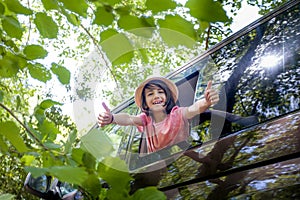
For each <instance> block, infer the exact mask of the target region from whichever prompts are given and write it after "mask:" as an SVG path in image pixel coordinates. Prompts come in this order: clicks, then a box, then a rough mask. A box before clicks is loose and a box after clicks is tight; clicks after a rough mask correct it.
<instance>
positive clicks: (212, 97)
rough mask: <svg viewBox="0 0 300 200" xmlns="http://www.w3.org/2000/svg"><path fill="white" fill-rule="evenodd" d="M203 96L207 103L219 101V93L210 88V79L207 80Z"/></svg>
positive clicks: (212, 103)
mask: <svg viewBox="0 0 300 200" xmlns="http://www.w3.org/2000/svg"><path fill="white" fill-rule="evenodd" d="M204 97H205V100H206V102H207V103H208V104H209V105H214V104H217V103H218V102H219V100H220V99H219V94H218V92H217V91H216V90H215V89H213V88H212V81H208V83H207V86H206V89H205V92H204Z"/></svg>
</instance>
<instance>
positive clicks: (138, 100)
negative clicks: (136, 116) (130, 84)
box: [134, 77, 178, 107]
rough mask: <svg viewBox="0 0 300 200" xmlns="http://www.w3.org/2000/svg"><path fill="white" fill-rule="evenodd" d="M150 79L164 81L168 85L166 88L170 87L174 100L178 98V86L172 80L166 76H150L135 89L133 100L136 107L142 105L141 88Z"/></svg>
mask: <svg viewBox="0 0 300 200" xmlns="http://www.w3.org/2000/svg"><path fill="white" fill-rule="evenodd" d="M152 80H160V81H162V82H164V83H165V84H166V85H167V86H168V88H169V89H170V91H171V94H172V96H173V98H174V101H175V102H176V101H177V99H178V88H177V86H176V85H175V84H174V83H173V82H172V81H170V80H169V79H167V78H163V77H151V78H148V79H147V80H145V81H144V82H142V83H141V84H140V85H139V86H138V87H137V89H136V90H135V94H134V100H135V103H136V105H137V106H138V107H141V106H142V92H143V89H144V87H145V85H146V84H147V83H149V82H150V81H152Z"/></svg>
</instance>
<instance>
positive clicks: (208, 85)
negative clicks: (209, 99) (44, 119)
mask: <svg viewBox="0 0 300 200" xmlns="http://www.w3.org/2000/svg"><path fill="white" fill-rule="evenodd" d="M211 87H212V80H210V81H208V83H207V86H206V90H210V89H211Z"/></svg>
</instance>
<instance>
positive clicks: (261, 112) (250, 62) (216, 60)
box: [191, 6, 300, 142]
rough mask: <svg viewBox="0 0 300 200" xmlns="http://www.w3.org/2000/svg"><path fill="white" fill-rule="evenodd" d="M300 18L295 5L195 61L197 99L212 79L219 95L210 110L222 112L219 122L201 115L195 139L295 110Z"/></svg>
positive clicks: (299, 88) (298, 90)
mask: <svg viewBox="0 0 300 200" xmlns="http://www.w3.org/2000/svg"><path fill="white" fill-rule="evenodd" d="M299 17H300V16H299V6H298V7H295V9H294V10H293V11H292V12H290V13H289V14H283V15H278V16H277V17H275V18H273V19H272V20H270V21H268V22H267V23H264V24H262V25H260V26H258V27H257V28H255V29H254V30H253V31H251V32H249V33H248V34H246V35H244V36H242V37H240V38H238V39H236V40H234V41H233V42H231V43H230V44H227V45H225V46H224V47H222V48H221V49H219V50H218V51H215V52H214V53H212V54H210V56H209V58H206V59H205V62H204V61H199V74H200V75H199V80H198V84H197V91H196V98H195V100H197V99H200V98H203V93H204V90H205V87H206V83H207V81H208V80H209V79H211V80H213V82H214V87H215V88H217V89H219V91H220V97H221V99H220V103H219V104H218V105H216V106H215V107H214V108H213V109H214V110H221V111H225V112H226V114H225V115H224V118H225V119H224V121H223V123H219V125H220V126H221V127H213V126H212V124H211V123H210V121H203V120H204V119H206V118H208V119H209V117H207V116H203V117H202V119H201V116H200V119H197V120H195V121H194V124H193V128H192V132H191V135H194V138H196V139H197V138H198V140H200V141H202V142H203V141H207V140H209V139H212V138H214V137H218V136H219V135H224V134H228V133H231V132H235V131H238V130H240V129H242V128H244V127H249V126H251V125H253V124H256V122H264V121H266V120H270V119H272V118H275V117H278V116H280V115H284V114H286V113H289V112H293V111H295V110H297V109H299V107H300V95H299V94H300V68H299V65H300V58H299V57H300V56H299V55H300V45H299V44H300V34H299V32H298V31H297V30H300V23H299ZM231 114H233V115H231ZM236 116H237V117H236ZM239 117H242V118H239ZM216 118H218V117H216ZM211 119H213V118H211ZM209 120H210V119H209ZM256 120H257V121H256ZM215 121H216V122H219V121H220V119H216V120H215ZM215 129H217V131H215Z"/></svg>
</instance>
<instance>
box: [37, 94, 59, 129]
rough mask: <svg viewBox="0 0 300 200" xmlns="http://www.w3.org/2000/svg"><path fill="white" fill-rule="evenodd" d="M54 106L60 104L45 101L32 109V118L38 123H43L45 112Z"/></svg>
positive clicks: (49, 100) (48, 100)
mask: <svg viewBox="0 0 300 200" xmlns="http://www.w3.org/2000/svg"><path fill="white" fill-rule="evenodd" d="M54 105H62V104H61V103H59V102H57V101H53V100H51V99H46V100H44V101H42V102H41V103H40V104H39V105H37V106H36V107H35V108H34V116H35V117H36V119H37V120H38V121H39V123H42V122H43V121H44V118H45V110H46V109H48V108H50V107H52V106H54Z"/></svg>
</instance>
